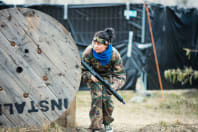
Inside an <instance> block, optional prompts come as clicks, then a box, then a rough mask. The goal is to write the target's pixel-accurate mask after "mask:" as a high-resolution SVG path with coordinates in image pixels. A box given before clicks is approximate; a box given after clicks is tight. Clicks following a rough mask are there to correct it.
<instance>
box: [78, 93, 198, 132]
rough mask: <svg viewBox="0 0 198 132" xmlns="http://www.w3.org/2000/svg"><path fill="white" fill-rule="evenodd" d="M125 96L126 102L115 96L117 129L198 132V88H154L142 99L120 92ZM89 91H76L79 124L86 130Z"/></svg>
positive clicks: (138, 131) (125, 131)
mask: <svg viewBox="0 0 198 132" xmlns="http://www.w3.org/2000/svg"><path fill="white" fill-rule="evenodd" d="M119 93H120V94H121V95H122V96H123V97H124V99H125V101H126V104H125V105H123V104H121V103H120V102H118V101H117V100H116V99H115V98H114V105H115V110H114V113H113V116H114V118H115V121H114V123H113V128H114V130H115V132H198V90H195V89H193V90H176V91H175V90H174V91H172V90H170V91H164V95H165V100H164V101H162V100H161V92H160V91H151V93H152V96H150V97H145V98H144V101H143V102H141V103H134V102H132V101H131V99H132V98H133V97H135V96H137V94H136V93H134V92H133V91H120V92H119ZM89 109H90V94H89V91H80V92H78V94H77V119H76V120H77V127H78V130H79V131H80V130H82V132H83V131H85V130H86V128H88V127H89V124H90V121H89V115H88V114H89Z"/></svg>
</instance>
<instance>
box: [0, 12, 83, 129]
mask: <svg viewBox="0 0 198 132" xmlns="http://www.w3.org/2000/svg"><path fill="white" fill-rule="evenodd" d="M0 62H1V63H0V127H3V128H7V127H12V128H13V127H31V126H43V125H46V124H49V123H50V122H52V121H55V120H56V119H57V118H58V117H60V116H61V115H62V114H63V113H64V112H65V111H67V109H68V108H69V106H70V104H71V103H72V101H73V99H74V97H75V95H76V92H77V91H78V88H79V85H80V79H81V67H80V65H81V64H80V55H79V51H78V49H77V46H76V45H75V42H74V41H73V39H72V37H71V36H70V34H69V32H68V31H67V30H66V29H65V28H64V27H63V26H62V25H61V24H60V23H59V22H57V21H56V20H55V19H54V18H52V17H50V16H48V15H46V14H44V13H42V12H40V11H37V10H33V9H28V8H9V9H4V10H0Z"/></svg>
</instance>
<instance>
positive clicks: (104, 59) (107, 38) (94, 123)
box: [82, 28, 126, 132]
mask: <svg viewBox="0 0 198 132" xmlns="http://www.w3.org/2000/svg"><path fill="white" fill-rule="evenodd" d="M114 37H115V33H114V29H113V28H106V29H105V30H104V31H99V32H96V33H95V35H94V39H93V41H92V44H91V45H89V46H88V47H87V48H86V49H85V51H84V52H83V55H82V59H83V60H84V61H85V62H86V63H87V64H89V65H90V66H91V67H92V68H93V69H94V70H95V71H96V72H97V73H98V74H99V75H100V76H102V77H103V78H104V79H105V80H107V81H108V82H110V83H111V86H112V88H113V89H115V90H119V89H120V88H121V87H122V86H123V85H124V83H125V81H126V73H125V71H124V67H123V64H122V58H121V56H120V54H119V52H118V51H117V50H116V49H115V48H114V47H112V44H111V42H112V40H113V39H114ZM82 80H83V81H84V82H87V85H88V87H89V88H90V91H91V101H92V102H91V110H90V112H89V116H90V120H91V125H90V129H92V130H93V131H97V130H100V129H102V124H104V126H105V131H106V132H112V131H113V129H112V127H111V125H110V124H111V123H112V122H113V120H114V118H113V117H112V112H113V109H114V106H113V101H112V99H111V94H110V92H108V91H107V90H106V89H105V88H104V86H103V85H102V84H101V83H100V82H99V81H98V80H97V79H96V78H95V77H94V76H93V75H91V73H90V72H89V71H87V70H86V69H85V68H84V67H83V68H82Z"/></svg>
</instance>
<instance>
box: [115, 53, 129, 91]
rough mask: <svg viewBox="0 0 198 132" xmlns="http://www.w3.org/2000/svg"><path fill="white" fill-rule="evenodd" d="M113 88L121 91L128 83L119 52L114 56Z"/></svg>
mask: <svg viewBox="0 0 198 132" xmlns="http://www.w3.org/2000/svg"><path fill="white" fill-rule="evenodd" d="M112 57H113V60H112V61H113V66H112V68H113V72H112V88H113V89H115V90H119V89H120V88H122V87H123V86H124V84H125V82H126V73H125V70H124V66H123V63H122V58H121V56H120V54H119V52H118V51H117V50H114V54H113V56H112Z"/></svg>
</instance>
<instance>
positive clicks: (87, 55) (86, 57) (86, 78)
mask: <svg viewBox="0 0 198 132" xmlns="http://www.w3.org/2000/svg"><path fill="white" fill-rule="evenodd" d="M90 55H91V47H90V46H88V47H87V48H86V49H85V51H84V52H83V54H82V59H83V60H84V61H85V62H86V63H87V64H88V65H90ZM81 80H82V81H83V82H84V83H87V82H90V81H91V73H90V72H89V71H88V70H87V69H86V68H84V67H83V66H82V76H81Z"/></svg>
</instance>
